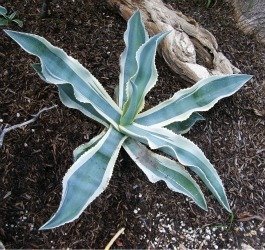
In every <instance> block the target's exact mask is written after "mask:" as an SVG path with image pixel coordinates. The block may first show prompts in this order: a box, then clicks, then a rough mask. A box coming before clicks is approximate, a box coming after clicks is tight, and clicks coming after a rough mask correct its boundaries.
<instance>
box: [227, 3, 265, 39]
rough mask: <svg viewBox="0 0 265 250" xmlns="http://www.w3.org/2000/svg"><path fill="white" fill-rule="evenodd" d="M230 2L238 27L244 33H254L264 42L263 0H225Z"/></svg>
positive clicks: (264, 12) (264, 16) (264, 5)
mask: <svg viewBox="0 0 265 250" xmlns="http://www.w3.org/2000/svg"><path fill="white" fill-rule="evenodd" d="M226 1H227V2H229V3H232V5H233V6H234V10H235V17H236V18H235V19H236V23H237V26H238V28H239V29H241V30H243V32H245V33H246V34H254V35H255V36H256V38H257V40H258V41H260V42H262V43H264V44H265V1H264V0H251V1H249V0H232V1H231V0H226Z"/></svg>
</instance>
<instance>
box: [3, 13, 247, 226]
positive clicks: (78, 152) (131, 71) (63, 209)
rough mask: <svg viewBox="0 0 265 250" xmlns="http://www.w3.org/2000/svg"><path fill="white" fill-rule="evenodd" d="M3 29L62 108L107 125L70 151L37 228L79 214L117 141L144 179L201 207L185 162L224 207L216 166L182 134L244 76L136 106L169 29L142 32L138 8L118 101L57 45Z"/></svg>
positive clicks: (105, 175) (98, 188)
mask: <svg viewBox="0 0 265 250" xmlns="http://www.w3.org/2000/svg"><path fill="white" fill-rule="evenodd" d="M5 32H6V33H7V34H8V35H9V36H10V37H11V38H12V39H13V40H14V41H16V42H17V43H18V44H19V45H20V46H21V47H22V48H23V49H24V50H25V51H27V52H28V53H30V54H33V55H35V56H37V57H38V58H39V59H40V63H39V64H34V65H32V66H33V68H34V69H35V70H36V72H37V73H38V74H39V76H40V77H41V78H42V79H43V80H44V81H46V82H48V83H52V84H55V85H56V86H57V87H58V89H59V96H60V99H61V101H62V103H63V104H64V105H65V106H67V107H69V108H73V109H78V110H80V111H81V112H82V113H83V114H84V115H86V116H88V117H89V118H92V119H94V120H96V121H98V122H99V123H101V124H102V125H104V126H105V127H106V128H105V130H104V131H103V132H102V133H100V134H99V135H98V136H96V137H95V138H93V139H92V140H91V141H89V142H88V143H85V144H83V145H81V146H79V147H78V148H76V149H75V150H74V153H73V154H74V164H73V165H72V166H71V168H70V169H69V170H68V172H67V173H66V175H65V176H64V178H63V191H62V198H61V202H60V206H59V208H58V210H57V212H56V213H55V214H54V215H53V216H52V217H51V219H50V220H49V221H48V222H46V223H45V224H44V225H43V226H42V227H41V229H50V228H55V227H58V226H61V225H63V224H65V223H68V222H71V221H73V220H75V219H77V218H78V217H79V216H80V214H81V213H82V212H83V211H84V209H85V208H86V207H87V206H88V205H89V204H90V203H91V202H92V201H93V200H94V199H95V198H96V197H97V196H99V195H100V194H101V193H102V192H103V191H104V189H105V188H106V187H107V185H108V182H109V180H110V178H111V175H112V172H113V167H114V165H115V161H116V159H117V157H118V154H119V151H120V148H121V147H122V146H123V147H124V149H125V150H126V151H127V153H128V154H129V156H130V157H131V158H132V159H133V160H134V162H135V163H136V164H137V165H138V166H139V167H140V169H142V171H143V172H144V173H145V174H146V175H147V177H148V179H149V180H150V181H151V182H157V181H160V180H162V181H164V182H165V183H166V184H167V186H168V187H169V188H170V189H172V190H174V191H176V192H179V193H182V194H184V195H186V196H188V197H190V198H191V199H192V200H193V201H194V202H195V203H196V204H197V205H198V206H199V207H201V208H202V209H204V210H207V205H206V201H205V198H204V195H203V193H202V191H201V189H200V187H199V186H198V184H197V183H196V182H195V180H194V179H193V178H192V177H191V176H190V174H189V172H188V171H187V170H186V169H185V168H184V166H186V167H187V168H188V169H189V170H191V171H193V172H195V173H196V174H197V175H198V176H199V177H200V179H201V180H202V181H203V182H204V184H205V185H206V186H207V187H208V189H209V190H210V191H211V192H212V194H213V195H214V196H215V197H216V199H217V200H218V201H219V202H220V204H221V205H222V206H223V207H224V208H225V209H226V210H227V211H229V212H230V208H229V203H228V200H227V197H226V194H225V190H224V187H223V184H222V181H221V179H220V178H219V176H218V174H217V171H216V170H215V168H214V167H213V165H212V164H211V163H210V161H209V160H208V159H207V158H206V157H205V155H204V154H203V152H202V151H201V150H200V149H199V148H198V147H197V146H196V145H195V144H194V143H193V142H191V141H190V140H188V139H186V138H185V137H183V136H182V134H183V133H185V132H187V131H188V130H189V129H190V127H191V126H192V125H193V124H194V122H196V121H197V120H201V119H202V117H201V116H200V115H199V114H198V113H197V112H198V111H206V110H209V109H210V108H211V107H213V106H214V104H216V103H217V102H218V101H219V100H220V99H222V98H224V97H227V96H230V95H232V94H233V93H235V92H236V91H237V90H239V89H240V88H241V87H242V86H243V85H244V83H246V82H247V81H248V80H249V79H250V78H251V76H249V75H225V76H212V77H209V78H207V79H203V80H200V81H199V82H197V83H196V84H195V85H194V86H192V87H190V88H187V89H184V90H180V91H178V92H177V93H175V94H174V96H173V97H172V98H170V99H168V100H166V101H164V102H162V103H160V104H158V105H157V106H155V107H153V108H151V109H150V110H147V111H144V112H141V111H142V109H143V107H144V103H145V96H146V94H147V93H148V92H149V91H150V89H151V88H152V87H154V85H155V83H156V81H157V75H158V74H157V70H156V66H155V54H156V49H157V46H158V44H159V42H160V41H161V40H162V39H163V38H164V37H165V36H167V35H168V33H169V32H163V33H160V34H157V35H155V36H153V37H151V38H149V37H148V34H147V32H146V30H145V28H144V24H143V22H142V20H141V16H140V13H139V12H138V11H137V12H135V13H134V15H133V16H132V17H131V18H130V19H129V21H128V25H127V30H126V32H125V34H124V40H125V45H126V47H125V50H124V51H123V53H122V54H121V58H120V67H121V73H120V79H119V85H118V91H117V92H118V94H117V98H116V99H117V104H116V102H114V101H113V100H112V99H111V97H110V96H109V95H108V93H107V92H106V91H105V90H104V88H103V87H102V85H101V84H100V83H99V82H98V80H97V79H96V78H95V77H94V76H93V75H92V74H91V73H90V72H89V71H88V70H87V69H85V68H84V67H83V66H82V65H81V64H80V63H79V62H78V61H76V60H75V59H73V58H72V57H70V56H68V55H67V54H66V53H65V52H64V51H63V50H61V49H59V48H57V47H54V46H53V45H51V44H50V43H49V42H48V41H47V40H45V39H44V38H42V37H40V36H37V35H33V34H27V33H21V32H15V31H8V30H6V31H5ZM152 149H158V150H160V151H162V152H163V153H165V154H166V155H168V156H170V157H173V158H175V159H176V160H177V161H173V160H171V159H169V158H167V157H165V156H161V155H159V154H157V153H154V152H152V151H151V150H152Z"/></svg>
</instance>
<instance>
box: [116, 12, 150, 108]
mask: <svg viewBox="0 0 265 250" xmlns="http://www.w3.org/2000/svg"><path fill="white" fill-rule="evenodd" d="M147 39H148V34H147V32H146V30H145V28H144V24H143V22H142V20H141V15H140V11H136V12H135V13H134V14H133V15H132V16H131V18H130V19H129V20H128V22H127V30H126V31H125V33H124V42H125V50H124V51H123V52H122V54H121V57H120V69H121V72H120V82H119V107H120V108H122V106H123V104H124V102H125V101H126V89H125V84H126V83H127V82H128V81H129V79H130V78H131V77H132V76H133V75H134V74H135V73H136V71H137V61H136V52H137V50H138V49H139V48H140V46H141V45H142V44H144V43H145V42H146V41H147Z"/></svg>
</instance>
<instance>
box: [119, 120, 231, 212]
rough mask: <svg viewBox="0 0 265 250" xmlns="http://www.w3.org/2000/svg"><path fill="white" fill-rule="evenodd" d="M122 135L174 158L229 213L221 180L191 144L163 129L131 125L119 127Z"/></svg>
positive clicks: (207, 161)
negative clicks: (200, 182)
mask: <svg viewBox="0 0 265 250" xmlns="http://www.w3.org/2000/svg"><path fill="white" fill-rule="evenodd" d="M120 129H121V131H122V132H123V133H125V134H127V135H128V136H129V137H132V138H135V139H136V140H139V141H141V142H142V143H144V144H147V145H149V147H150V148H151V149H159V150H161V151H163V152H164V153H166V154H168V155H170V156H172V157H174V158H176V159H177V160H178V161H179V162H180V163H181V164H182V165H184V166H187V167H189V168H190V169H191V170H192V171H194V172H195V173H196V174H197V175H198V176H199V177H200V178H201V180H202V181H203V182H204V184H205V185H206V186H207V187H208V188H209V190H210V191H211V192H212V193H213V195H214V196H215V197H216V198H217V200H218V201H219V202H220V204H221V205H222V206H223V207H224V208H225V209H226V210H227V211H229V212H231V211H230V208H229V204H228V201H227V197H226V194H225V190H224V187H223V184H222V181H221V179H220V178H219V176H218V174H217V172H216V170H215V168H214V167H213V165H212V164H211V163H210V161H209V160H208V159H207V158H206V157H205V155H204V153H203V152H202V151H201V150H200V149H199V148H198V146H196V145H195V144H194V143H193V142H191V141H190V140H188V139H186V138H185V137H183V136H182V135H177V134H174V133H173V132H171V131H170V130H167V129H165V128H156V127H145V126H142V125H139V124H135V123H134V124H132V125H129V126H126V127H122V126H120Z"/></svg>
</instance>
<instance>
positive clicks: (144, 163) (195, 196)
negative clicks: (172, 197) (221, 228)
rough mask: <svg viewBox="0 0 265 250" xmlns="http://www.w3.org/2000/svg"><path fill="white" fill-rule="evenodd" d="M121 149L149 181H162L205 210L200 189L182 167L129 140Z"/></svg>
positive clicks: (205, 206)
mask: <svg viewBox="0 0 265 250" xmlns="http://www.w3.org/2000/svg"><path fill="white" fill-rule="evenodd" d="M123 147H124V148H125V150H126V152H127V153H128V154H129V156H130V157H131V158H132V159H133V160H134V161H135V163H136V164H137V165H138V166H139V168H140V169H142V170H143V172H144V173H145V174H146V176H147V177H148V179H149V181H151V182H152V183H155V182H157V181H161V180H162V181H164V182H165V183H166V184H167V186H168V187H169V188H170V189H171V190H173V191H175V192H178V193H182V194H184V195H186V196H188V197H190V198H191V199H192V200H193V201H194V202H195V203H196V204H197V205H198V206H199V207H201V208H202V209H204V210H207V205H206V201H205V199H204V196H203V193H202V191H201V189H200V187H199V186H198V184H197V183H196V182H195V180H194V179H193V178H192V177H191V176H190V175H189V173H188V172H187V171H186V170H185V169H184V168H183V166H181V165H180V164H178V163H176V162H175V161H172V160H170V159H168V158H166V157H164V156H161V155H158V154H156V153H153V152H152V151H151V150H149V149H147V148H146V147H145V146H144V145H142V144H141V143H138V142H136V141H135V140H133V139H130V138H128V139H127V140H126V141H125V143H124V144H123Z"/></svg>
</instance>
